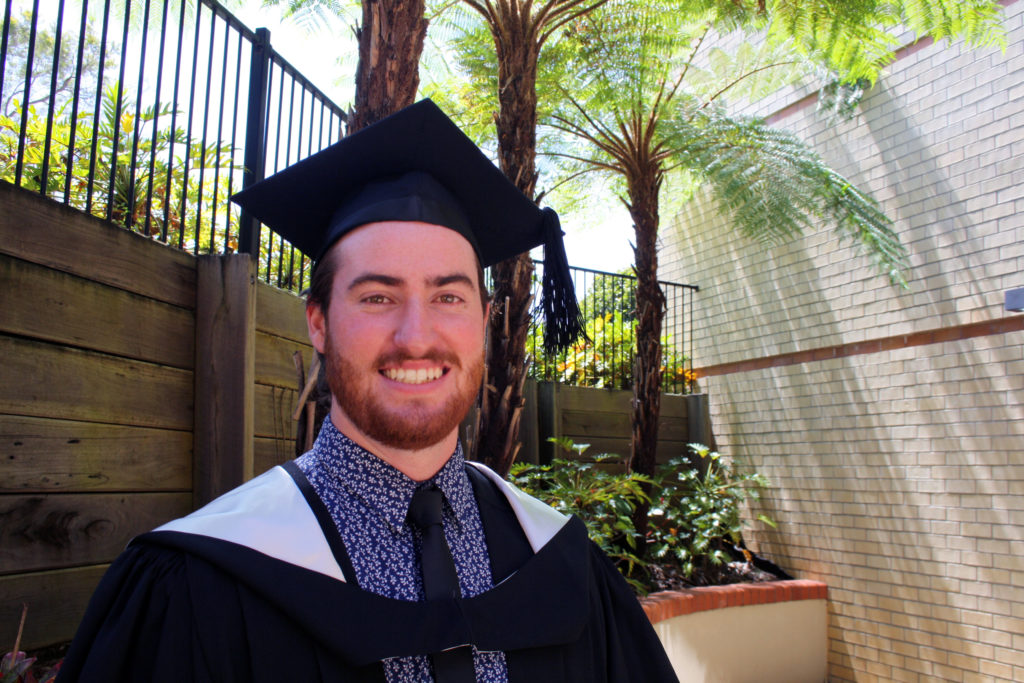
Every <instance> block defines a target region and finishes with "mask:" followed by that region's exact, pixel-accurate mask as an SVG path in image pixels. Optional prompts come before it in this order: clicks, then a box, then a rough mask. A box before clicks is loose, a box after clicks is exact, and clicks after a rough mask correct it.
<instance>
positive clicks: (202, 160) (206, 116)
mask: <svg viewBox="0 0 1024 683" xmlns="http://www.w3.org/2000/svg"><path fill="white" fill-rule="evenodd" d="M216 29H217V15H216V14H215V13H214V14H212V15H211V16H210V49H209V50H207V54H206V88H205V90H206V97H205V98H204V99H203V133H202V135H201V136H200V138H199V184H198V185H197V186H196V253H197V254H198V253H199V238H200V234H201V233H202V225H203V180H204V178H205V176H206V133H207V126H208V124H209V121H210V91H211V90H212V89H213V88H211V87H210V86H211V83H210V79H211V78H213V46H214V43H215V42H216V40H217V32H216ZM213 232H214V228H213V225H212V224H211V225H210V253H211V254H212V253H214V251H213Z"/></svg>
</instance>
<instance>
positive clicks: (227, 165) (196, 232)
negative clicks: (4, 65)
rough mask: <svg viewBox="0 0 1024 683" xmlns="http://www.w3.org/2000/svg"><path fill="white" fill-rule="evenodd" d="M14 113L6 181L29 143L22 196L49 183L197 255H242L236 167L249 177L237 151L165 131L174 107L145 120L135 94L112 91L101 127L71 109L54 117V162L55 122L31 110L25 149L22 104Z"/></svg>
mask: <svg viewBox="0 0 1024 683" xmlns="http://www.w3.org/2000/svg"><path fill="white" fill-rule="evenodd" d="M119 98H120V112H118V99H119ZM14 106H15V109H16V113H15V115H14V116H6V115H0V178H2V179H4V180H7V181H8V182H11V183H14V182H15V180H16V175H17V161H18V147H19V144H23V145H24V149H23V153H22V178H21V185H22V186H23V187H26V188H28V189H32V190H40V189H42V187H43V185H44V184H45V190H46V194H47V195H48V196H51V197H53V198H54V199H57V200H60V201H65V202H66V203H68V204H69V205H71V206H74V207H76V208H79V209H82V210H88V211H89V212H90V213H92V214H94V215H97V216H104V217H106V216H108V215H109V217H110V219H111V220H112V221H114V222H115V223H118V224H120V225H123V226H129V225H130V226H131V228H132V229H133V230H136V231H138V232H143V233H144V234H147V235H150V236H154V237H159V238H161V239H164V240H166V241H169V242H172V243H178V244H181V245H191V246H194V247H195V248H196V250H197V251H201V252H206V251H210V252H216V251H223V250H225V249H227V250H230V249H231V248H233V246H234V245H233V244H226V243H225V239H226V224H227V221H228V220H229V219H230V216H229V215H227V213H226V212H227V209H226V208H225V207H227V206H228V196H229V194H230V187H229V186H228V172H229V171H230V170H231V169H232V168H233V169H234V171H235V174H236V176H238V177H240V174H241V169H240V167H239V166H237V165H235V164H234V159H233V149H232V148H231V146H230V145H228V144H225V143H213V144H208V143H205V142H203V141H201V140H200V141H191V142H190V141H189V140H188V138H187V136H186V133H185V131H184V130H183V129H182V128H180V127H175V128H174V129H173V130H172V129H171V128H170V127H161V126H160V125H159V124H160V123H162V122H164V121H166V122H168V123H169V122H170V120H171V114H172V111H171V109H170V107H168V106H166V105H161V104H158V105H156V106H153V107H145V108H142V109H141V110H138V111H137V108H136V106H135V103H134V102H133V101H132V99H131V98H130V97H129V96H128V95H127V93H126V92H124V91H120V92H119V91H118V88H117V87H116V86H111V87H109V88H107V89H106V90H105V91H104V93H103V99H102V101H101V112H100V118H99V120H96V121H94V119H93V114H92V112H89V111H79V112H78V114H77V117H76V120H75V121H72V120H71V115H70V112H69V111H68V105H65V106H63V107H61V108H60V109H59V110H58V111H57V112H55V115H54V120H53V124H52V130H51V137H50V146H49V156H48V157H46V156H45V155H46V126H47V122H46V118H45V117H44V116H42V115H40V114H39V113H38V112H37V111H36V109H35V107H31V106H30V107H29V109H28V117H27V123H26V126H25V135H24V142H23V143H21V141H20V137H21V118H22V109H21V103H20V102H17V101H15V102H14ZM179 118H183V117H181V116H180V113H179ZM136 119H137V120H136ZM72 132H74V147H73V148H72V147H71V144H72V142H71V135H72ZM136 134H137V137H136ZM133 141H134V145H133ZM133 146H134V151H135V157H134V166H133V159H132V151H133ZM69 157H70V178H69V177H68V175H69V168H68V167H69V163H68V160H69ZM44 161H45V162H46V166H47V172H46V176H45V177H43V166H44ZM90 178H91V180H90ZM200 178H202V182H200ZM218 209H219V211H220V214H219V215H218V216H217V224H216V225H215V226H214V228H215V229H213V230H211V227H210V226H211V221H212V218H213V216H214V215H215V212H216V211H217V210H218Z"/></svg>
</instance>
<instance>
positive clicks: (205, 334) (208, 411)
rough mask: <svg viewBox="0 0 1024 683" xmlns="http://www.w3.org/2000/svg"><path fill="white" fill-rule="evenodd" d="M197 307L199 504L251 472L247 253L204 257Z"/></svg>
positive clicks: (252, 341)
mask: <svg viewBox="0 0 1024 683" xmlns="http://www.w3.org/2000/svg"><path fill="white" fill-rule="evenodd" d="M198 273H199V282H198V298H197V304H196V349H197V359H196V373H195V402H196V421H195V440H194V448H195V455H194V458H193V461H192V462H193V491H194V493H195V502H196V506H197V507H198V506H200V505H205V504H206V503H208V502H209V501H211V500H213V499H214V498H216V497H217V496H219V495H221V494H222V493H226V492H227V491H229V490H231V489H233V488H234V487H236V486H238V485H239V484H241V483H242V482H244V481H246V480H247V479H250V478H252V475H253V460H252V458H253V443H252V439H253V385H254V378H255V374H256V349H255V347H256V262H255V260H254V259H252V258H251V257H250V256H248V255H247V254H232V255H229V256H215V255H211V256H202V257H200V258H199V264H198Z"/></svg>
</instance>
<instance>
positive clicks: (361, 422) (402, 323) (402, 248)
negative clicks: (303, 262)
mask: <svg viewBox="0 0 1024 683" xmlns="http://www.w3.org/2000/svg"><path fill="white" fill-rule="evenodd" d="M334 250H336V251H337V253H335V254H334V264H335V275H334V282H333V285H332V288H331V299H330V307H329V309H328V310H327V311H321V310H320V308H319V307H318V306H311V307H309V308H308V309H307V317H308V319H309V327H310V338H311V339H312V341H313V345H314V346H315V347H316V349H317V351H319V352H320V353H322V354H323V355H324V359H325V364H326V373H327V379H328V384H329V385H330V387H331V393H332V394H333V395H334V408H333V409H332V411H331V415H332V418H333V419H335V421H336V423H337V422H341V423H342V424H336V425H335V426H337V427H338V428H339V429H341V431H342V432H344V433H346V434H347V435H348V436H350V437H351V438H353V439H355V440H356V441H357V442H358V441H360V440H361V439H360V438H359V436H360V435H363V436H365V437H369V439H371V440H372V441H374V442H377V443H379V444H383V445H385V446H389V447H391V448H397V449H401V450H419V449H423V448H426V447H429V446H433V445H435V444H437V443H439V442H441V441H442V440H444V439H445V438H446V437H449V436H451V435H452V434H453V433H454V431H455V430H456V429H457V428H458V425H459V422H461V421H462V419H463V417H465V415H466V412H467V411H468V410H469V407H470V406H471V405H472V403H473V401H474V400H475V399H476V395H477V392H478V391H479V388H480V382H481V378H482V376H483V348H484V324H485V320H486V309H485V307H484V306H483V305H482V304H481V299H480V290H479V287H480V283H479V282H478V281H477V261H476V254H475V253H474V251H473V248H472V247H471V246H470V244H469V242H467V241H466V240H465V238H463V237H462V236H461V235H459V234H458V233H456V232H455V231H453V230H450V229H448V228H445V227H441V226H437V225H430V224H427V223H416V222H409V221H389V222H381V223H371V224H369V225H364V226H362V227H360V228H358V229H356V230H354V231H353V232H351V233H349V234H348V235H346V236H345V237H343V238H342V239H341V240H340V241H339V242H338V243H337V244H336V245H334V246H333V247H332V251H334ZM339 413H340V414H339ZM346 423H347V424H346ZM353 428H354V429H355V430H356V432H357V433H355V434H353V433H350V432H351V431H352V429H353Z"/></svg>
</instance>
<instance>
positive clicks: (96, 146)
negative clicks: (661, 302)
mask: <svg viewBox="0 0 1024 683" xmlns="http://www.w3.org/2000/svg"><path fill="white" fill-rule="evenodd" d="M0 76H2V77H0V179H2V180H5V181H7V182H10V183H12V184H14V185H17V186H20V187H24V188H27V189H31V190H33V191H37V192H39V193H41V194H42V195H44V196H47V197H49V198H51V199H53V200H54V201H59V202H62V203H64V204H66V205H68V206H72V207H74V208H77V209H80V210H82V211H84V212H87V213H90V214H93V215H95V216H99V217H102V218H105V219H107V220H109V221H112V222H114V223H116V224H118V225H121V226H123V227H124V228H126V229H129V230H133V231H136V232H139V233H142V234H144V235H147V236H149V237H151V238H152V239H156V240H160V241H162V242H166V243H167V244H170V245H173V246H176V247H178V248H180V249H184V250H187V251H189V252H191V253H194V254H200V253H230V252H235V251H241V252H244V253H250V254H255V255H257V258H258V260H259V275H260V277H261V278H262V279H264V280H265V281H267V282H269V283H271V284H274V285H276V286H278V287H282V288H285V289H290V290H293V291H300V290H302V289H303V288H305V287H306V286H307V285H308V280H309V270H310V262H309V260H308V258H306V257H304V256H303V255H302V254H301V253H300V252H298V251H297V250H295V249H294V248H292V247H291V245H289V244H288V243H287V242H285V241H283V240H282V239H281V238H280V237H278V236H276V235H275V234H274V233H273V232H272V231H270V230H262V229H261V226H260V225H259V223H258V222H257V221H255V220H254V219H251V218H249V217H248V216H246V215H245V213H244V212H243V213H241V214H240V213H239V211H238V209H237V208H236V207H234V206H233V205H232V204H230V202H229V198H230V196H231V195H232V194H233V193H235V192H237V191H239V190H240V189H242V187H243V186H245V185H247V184H249V183H250V182H252V181H254V180H258V179H260V178H263V177H264V176H265V175H270V174H272V173H275V172H276V171H278V170H280V169H282V168H285V167H287V166H288V165H290V164H292V163H294V162H296V161H298V160H300V159H303V158H305V157H306V156H309V155H310V154H313V153H315V152H317V151H319V150H320V149H323V148H324V147H326V146H328V145H330V144H331V143H333V142H335V141H336V140H338V139H340V138H341V137H342V135H343V134H344V123H345V120H346V112H345V111H344V110H343V109H342V108H341V107H339V106H338V105H336V104H334V103H333V102H331V101H330V100H329V99H328V98H327V97H326V95H324V94H323V93H322V92H321V91H320V90H318V89H317V88H316V87H315V86H313V85H312V84H311V83H310V82H309V81H308V80H307V79H306V78H305V77H304V76H302V74H300V73H299V72H298V71H297V70H296V69H295V68H294V67H292V66H291V65H290V64H289V63H288V62H287V61H286V60H285V59H284V58H283V57H282V56H281V55H279V54H278V53H277V52H276V51H275V50H274V49H273V48H272V47H271V45H270V34H269V32H268V31H266V30H265V29H259V30H257V31H255V32H254V31H252V30H250V29H249V28H247V27H246V26H244V25H243V24H242V23H241V22H240V21H239V20H238V19H237V18H236V17H235V16H234V15H232V14H231V13H230V12H228V11H227V10H225V9H224V8H223V7H221V6H220V5H218V4H217V3H216V2H213V0H44V2H42V6H41V3H40V0H19V1H18V2H15V0H6V2H5V6H4V23H3V31H2V37H0ZM573 277H574V278H575V281H576V286H577V293H578V294H579V295H580V297H581V303H582V308H583V313H584V316H585V318H586V321H587V332H588V335H589V337H590V339H591V340H592V343H591V344H590V345H586V346H581V347H579V348H578V349H573V350H571V351H569V352H566V353H563V354H560V355H558V356H557V357H554V356H549V355H546V354H544V353H543V351H542V346H541V344H540V343H539V340H540V339H541V337H540V335H541V333H540V332H539V331H537V330H531V335H530V353H531V355H532V357H533V365H532V373H533V375H534V376H535V377H538V378H542V379H551V380H558V381H562V382H566V383H571V384H579V385H584V386H607V387H628V386H629V385H630V383H631V381H632V363H633V348H634V347H635V334H634V328H633V313H632V311H633V304H634V294H633V290H634V287H633V278H632V276H628V275H618V274H614V273H603V272H600V271H592V270H586V269H582V268H575V269H573ZM662 287H663V289H664V290H665V293H666V297H667V298H668V307H667V315H666V321H665V329H664V335H663V341H664V342H665V344H664V348H665V388H666V390H667V391H672V392H678V393H683V392H685V391H687V390H688V389H689V388H690V387H691V381H692V376H691V374H690V365H689V358H690V357H691V356H692V349H690V350H689V351H687V352H685V353H684V351H683V350H684V349H686V348H687V346H686V345H687V344H691V343H692V342H691V341H690V336H689V330H690V319H691V318H692V293H693V292H694V291H696V288H695V287H692V286H689V285H679V284H675V283H662ZM687 292H689V293H690V299H689V301H687V298H686V295H687Z"/></svg>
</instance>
